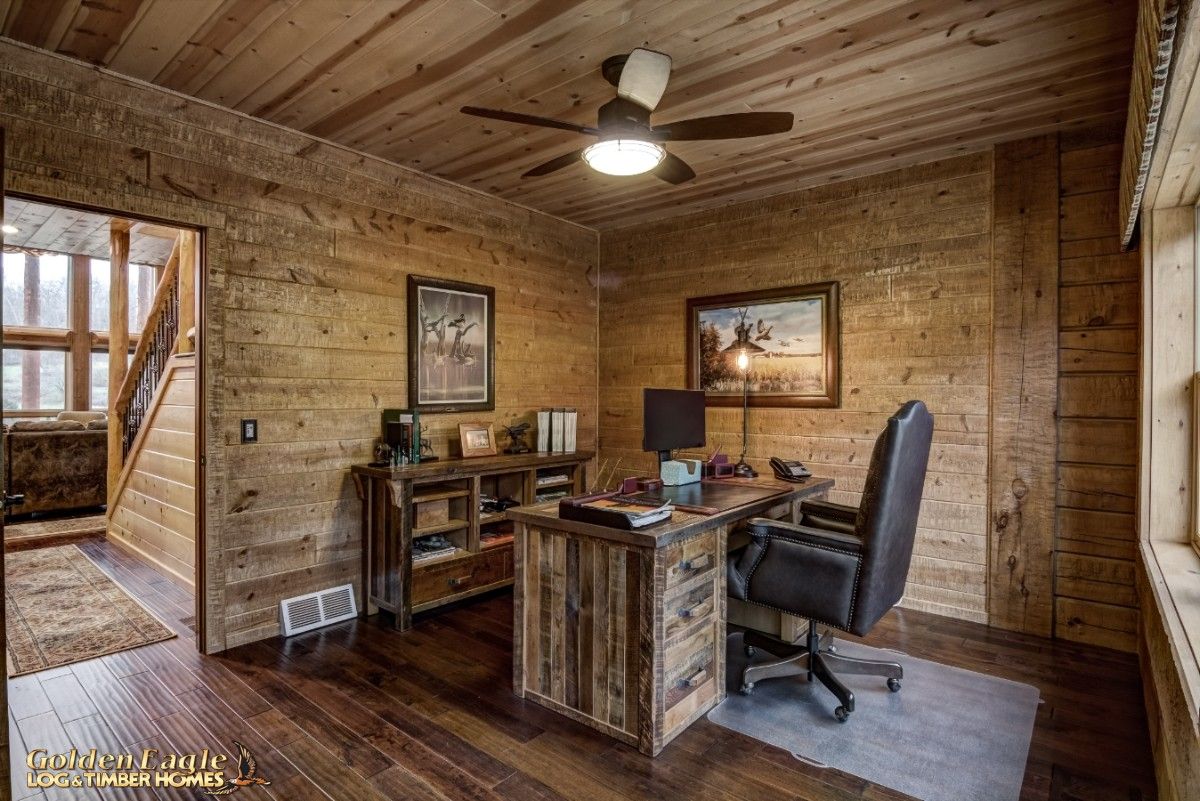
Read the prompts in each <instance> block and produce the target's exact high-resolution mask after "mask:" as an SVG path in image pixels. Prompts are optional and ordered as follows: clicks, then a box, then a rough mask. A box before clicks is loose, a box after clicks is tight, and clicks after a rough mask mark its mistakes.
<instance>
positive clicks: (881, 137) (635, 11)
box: [0, 0, 1136, 228]
mask: <svg viewBox="0 0 1200 801" xmlns="http://www.w3.org/2000/svg"><path fill="white" fill-rule="evenodd" d="M0 17H2V18H3V29H2V30H3V34H4V35H5V36H8V37H11V38H13V39H17V40H20V41H23V42H27V43H29V44H33V45H36V46H38V47H43V48H46V49H49V50H55V51H58V52H60V53H65V54H68V55H71V56H75V57H77V58H81V59H85V60H87V61H90V62H93V63H96V64H101V65H104V66H107V67H109V68H111V69H113V70H115V71H117V72H121V73H124V74H127V75H131V76H134V77H137V78H141V79H144V80H147V81H151V82H153V83H156V84H159V85H161V86H165V87H168V88H170V89H175V90H178V91H180V92H184V93H186V94H190V95H194V96H196V97H200V98H204V99H206V100H210V101H212V102H214V103H218V104H220V105H223V106H227V107H230V108H234V109H237V110H239V111H243V112H246V113H248V114H252V115H255V116H258V117H262V118H264V119H268V120H273V121H275V122H278V123H280V124H283V125H286V126H289V127H292V128H296V129H299V130H302V131H306V132H309V133H312V134H315V135H317V136H321V137H324V138H326V139H330V140H332V141H335V142H339V143H341V144H344V145H347V146H349V147H352V148H355V149H357V150H360V151H364V152H367V153H371V154H374V155H377V156H382V157H384V158H387V159H390V160H393V161H396V162H398V163H401V164H405V165H408V166H411V167H413V168H416V169H418V170H422V171H424V172H428V173H432V174H434V175H438V176H442V177H444V178H447V179H449V180H451V181H455V182H458V183H461V184H464V185H467V186H472V187H476V188H478V189H480V190H483V191H485V192H490V193H492V194H495V195H499V196H501V197H504V198H508V199H511V200H514V201H518V202H520V203H523V204H525V205H528V206H531V207H534V208H537V209H542V210H544V211H547V212H550V213H552V214H556V215H559V216H562V217H565V218H567V219H570V220H574V221H576V222H580V223H583V224H586V225H592V226H597V227H602V228H605V227H619V226H621V225H628V224H632V223H636V222H642V221H644V220H646V219H650V218H654V217H664V216H671V215H675V214H680V213H683V212H686V211H693V210H697V209H701V208H707V207H712V206H716V205H721V204H724V203H729V202H734V201H737V200H744V199H747V198H753V197H762V196H767V195H773V194H778V193H781V192H785V191H790V190H794V189H798V188H802V187H805V186H810V185H814V184H819V183H824V182H828V181H831V180H836V179H838V178H842V177H847V176H851V175H859V174H865V173H870V172H878V171H881V170H886V169H890V168H894V167H899V166H904V165H908V164H914V163H919V162H922V161H928V160H932V159H935V158H939V157H943V156H947V155H950V154H955V153H960V152H963V151H968V150H976V149H980V148H983V147H986V146H988V145H990V144H992V143H995V142H998V141H1006V140H1013V139H1019V138H1024V137H1028V136H1033V135H1036V134H1042V133H1049V132H1053V131H1056V130H1062V129H1065V128H1069V127H1075V126H1081V125H1088V124H1095V123H1106V124H1116V125H1119V124H1120V123H1121V120H1122V119H1123V117H1124V114H1125V108H1126V99H1127V96H1128V91H1129V76H1130V52H1131V47H1132V38H1133V29H1134V24H1135V19H1136V2H1135V0H970V1H968V0H821V1H815V0H809V1H808V2H802V1H801V0H740V1H739V2H732V1H730V2H701V1H700V0H581V2H576V3H568V2H564V0H189V2H187V3H181V2H178V0H106V2H104V3H96V2H89V0H0ZM637 46H647V47H652V48H655V49H658V50H662V51H664V52H666V53H668V54H670V55H671V56H672V58H673V59H674V62H675V69H674V73H673V75H672V80H671V84H670V85H669V86H668V88H667V93H666V96H665V97H664V98H663V101H662V103H661V104H660V106H659V109H658V111H657V112H656V114H655V116H654V121H655V122H658V123H665V122H670V121H672V120H676V119H681V118H686V117H692V116H699V115H708V114H721V113H729V112H736V111H747V110H753V111H776V110H778V111H791V112H793V113H794V114H795V115H796V118H797V124H796V126H795V128H794V129H793V130H792V132H791V133H790V134H786V135H780V136H771V137H763V138H760V139H749V140H741V141H725V142H684V143H678V144H675V145H673V146H672V151H673V152H675V153H676V154H678V155H679V156H681V157H682V158H684V159H686V160H687V161H688V162H689V163H690V164H691V165H692V166H693V167H694V168H695V170H696V172H697V178H696V179H695V180H693V181H691V182H690V183H688V184H684V185H681V186H679V187H671V186H669V185H667V184H665V183H662V182H660V181H658V180H657V179H655V178H652V177H647V176H638V177H633V178H613V177H608V176H601V175H599V174H597V173H594V172H591V171H590V170H588V169H587V168H586V167H584V166H582V165H576V166H573V167H569V168H566V169H564V170H562V171H560V172H559V173H556V174H554V175H551V176H547V177H543V178H535V179H525V180H522V179H521V178H520V174H521V173H522V172H524V171H525V170H526V169H528V168H529V167H530V166H533V165H534V164H537V163H540V162H542V161H544V160H546V159H549V158H551V157H553V156H556V155H558V154H560V153H563V152H566V151H568V150H572V149H574V148H577V147H579V146H581V145H583V144H586V143H587V140H586V139H585V138H584V137H582V136H580V135H578V134H573V133H569V132H563V131H555V130H548V129H538V128H529V127H525V126H520V125H513V124H509V123H501V122H493V121H489V120H482V119H476V118H470V117H466V116H464V115H461V114H459V113H458V108H459V107H460V106H462V105H464V104H472V105H481V106H489V107H495V108H503V109H509V110H515V111H523V112H528V113H535V114H540V115H545V116H551V117H558V118H562V119H566V120H570V121H574V122H579V123H585V124H589V125H590V124H593V123H594V122H595V111H596V109H597V107H599V106H600V105H601V104H602V103H604V102H605V101H606V100H608V99H609V98H611V97H612V96H613V89H612V87H611V86H609V85H608V84H607V83H606V82H605V81H604V79H603V78H602V77H601V76H600V73H599V66H600V62H601V61H602V60H603V59H604V58H605V57H606V56H608V55H611V54H614V53H621V52H627V51H629V50H630V49H631V48H633V47H637Z"/></svg>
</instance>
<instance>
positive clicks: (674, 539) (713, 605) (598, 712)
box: [507, 477, 833, 756]
mask: <svg viewBox="0 0 1200 801" xmlns="http://www.w3.org/2000/svg"><path fill="white" fill-rule="evenodd" d="M721 483H722V484H730V485H732V484H737V483H742V484H750V485H755V486H762V487H769V488H771V489H773V490H775V492H773V493H771V494H770V495H767V496H765V497H762V498H761V499H759V500H756V501H754V502H751V503H745V504H742V505H740V506H736V507H734V508H731V509H727V510H725V511H722V512H720V513H718V514H713V515H699V514H691V513H688V512H682V511H679V510H676V511H675V513H674V515H673V516H672V519H671V520H669V521H665V522H663V523H658V524H655V525H652V526H648V527H647V528H645V529H642V530H640V531H624V530H621V529H615V528H608V527H605V526H597V525H593V524H590V523H581V522H577V521H574V520H561V519H559V517H558V504H557V503H546V504H537V505H534V506H529V507H523V508H516V509H509V510H508V512H507V515H508V518H509V519H510V520H513V521H515V522H516V524H517V525H516V542H515V545H516V547H515V550H514V556H515V559H516V571H515V573H516V575H515V579H516V580H515V583H514V585H513V606H514V615H515V618H514V622H513V690H514V692H515V693H516V694H517V695H518V696H521V697H524V698H528V699H530V700H532V701H535V702H536V703H538V704H541V705H542V706H545V707H547V708H549V709H552V710H554V711H556V712H558V713H560V714H563V715H566V716H567V717H570V718H572V719H574V720H577V721H580V722H582V723H585V724H587V725H588V726H591V727H592V728H594V729H597V730H599V731H602V732H604V733H605V734H607V735H609V736H611V737H613V738H615V739H617V740H620V741H621V742H624V743H628V744H629V745H632V746H635V747H637V749H638V750H640V751H641V752H642V753H644V754H648V755H650V756H654V755H656V754H658V752H659V751H661V750H662V748H663V746H665V745H666V744H667V743H669V742H670V741H671V740H672V739H674V738H675V737H676V736H677V735H678V734H679V733H680V732H681V731H683V730H684V729H686V728H687V727H688V726H689V725H691V724H692V723H693V722H694V721H695V720H696V719H697V718H699V717H700V716H701V715H703V714H704V713H705V712H707V711H708V710H710V709H712V708H713V707H714V706H716V705H717V704H719V703H720V702H721V701H722V700H724V698H725V617H726V602H725V549H726V543H727V541H728V537H729V534H730V532H731V531H733V530H734V529H736V527H737V526H738V525H739V524H741V523H743V522H744V521H745V520H747V519H749V518H751V517H774V518H777V519H788V520H795V519H797V517H798V514H799V506H800V504H799V502H800V501H801V500H804V499H808V498H816V497H820V496H823V495H825V494H826V493H827V492H828V491H829V489H830V488H831V487H832V486H833V480H832V479H823V478H816V477H814V478H811V479H809V480H808V481H807V482H806V483H804V484H789V483H786V482H783V481H777V480H775V479H770V478H763V479H724V480H722V481H721Z"/></svg>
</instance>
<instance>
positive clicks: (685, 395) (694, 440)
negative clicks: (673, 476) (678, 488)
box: [642, 389, 704, 461]
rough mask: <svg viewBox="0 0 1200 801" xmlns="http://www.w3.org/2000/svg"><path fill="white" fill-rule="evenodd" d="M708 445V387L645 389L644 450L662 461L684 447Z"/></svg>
mask: <svg viewBox="0 0 1200 801" xmlns="http://www.w3.org/2000/svg"><path fill="white" fill-rule="evenodd" d="M702 447H704V391H703V390H692V389H646V390H643V393H642V450H644V451H655V452H657V453H658V459H659V461H665V460H667V459H670V458H671V451H674V450H678V449H680V448H702Z"/></svg>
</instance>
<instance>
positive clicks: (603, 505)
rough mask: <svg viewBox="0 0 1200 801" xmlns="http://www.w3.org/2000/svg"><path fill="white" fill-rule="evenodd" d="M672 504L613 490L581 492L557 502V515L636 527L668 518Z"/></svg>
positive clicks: (600, 523) (568, 518)
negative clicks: (641, 498)
mask: <svg viewBox="0 0 1200 801" xmlns="http://www.w3.org/2000/svg"><path fill="white" fill-rule="evenodd" d="M674 511H675V507H674V506H672V505H671V503H670V502H667V503H663V504H656V503H648V502H645V501H641V500H638V499H636V498H628V497H625V496H622V495H618V494H617V493H615V492H605V493H600V494H596V495H581V496H576V497H574V498H566V499H564V500H561V501H559V502H558V516H559V517H561V518H563V519H564V520H578V521H580V522H582V523H594V524H596V525H599V526H610V527H612V528H623V529H637V528H644V527H646V526H649V525H652V524H654V523H658V522H660V521H663V520H670V519H671V513H672V512H674Z"/></svg>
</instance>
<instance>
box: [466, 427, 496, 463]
mask: <svg viewBox="0 0 1200 801" xmlns="http://www.w3.org/2000/svg"><path fill="white" fill-rule="evenodd" d="M458 441H459V444H460V445H461V446H462V455H463V458H464V459H470V458H472V457H475V456H495V455H496V433H495V431H493V430H492V424H491V423H459V424H458Z"/></svg>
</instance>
